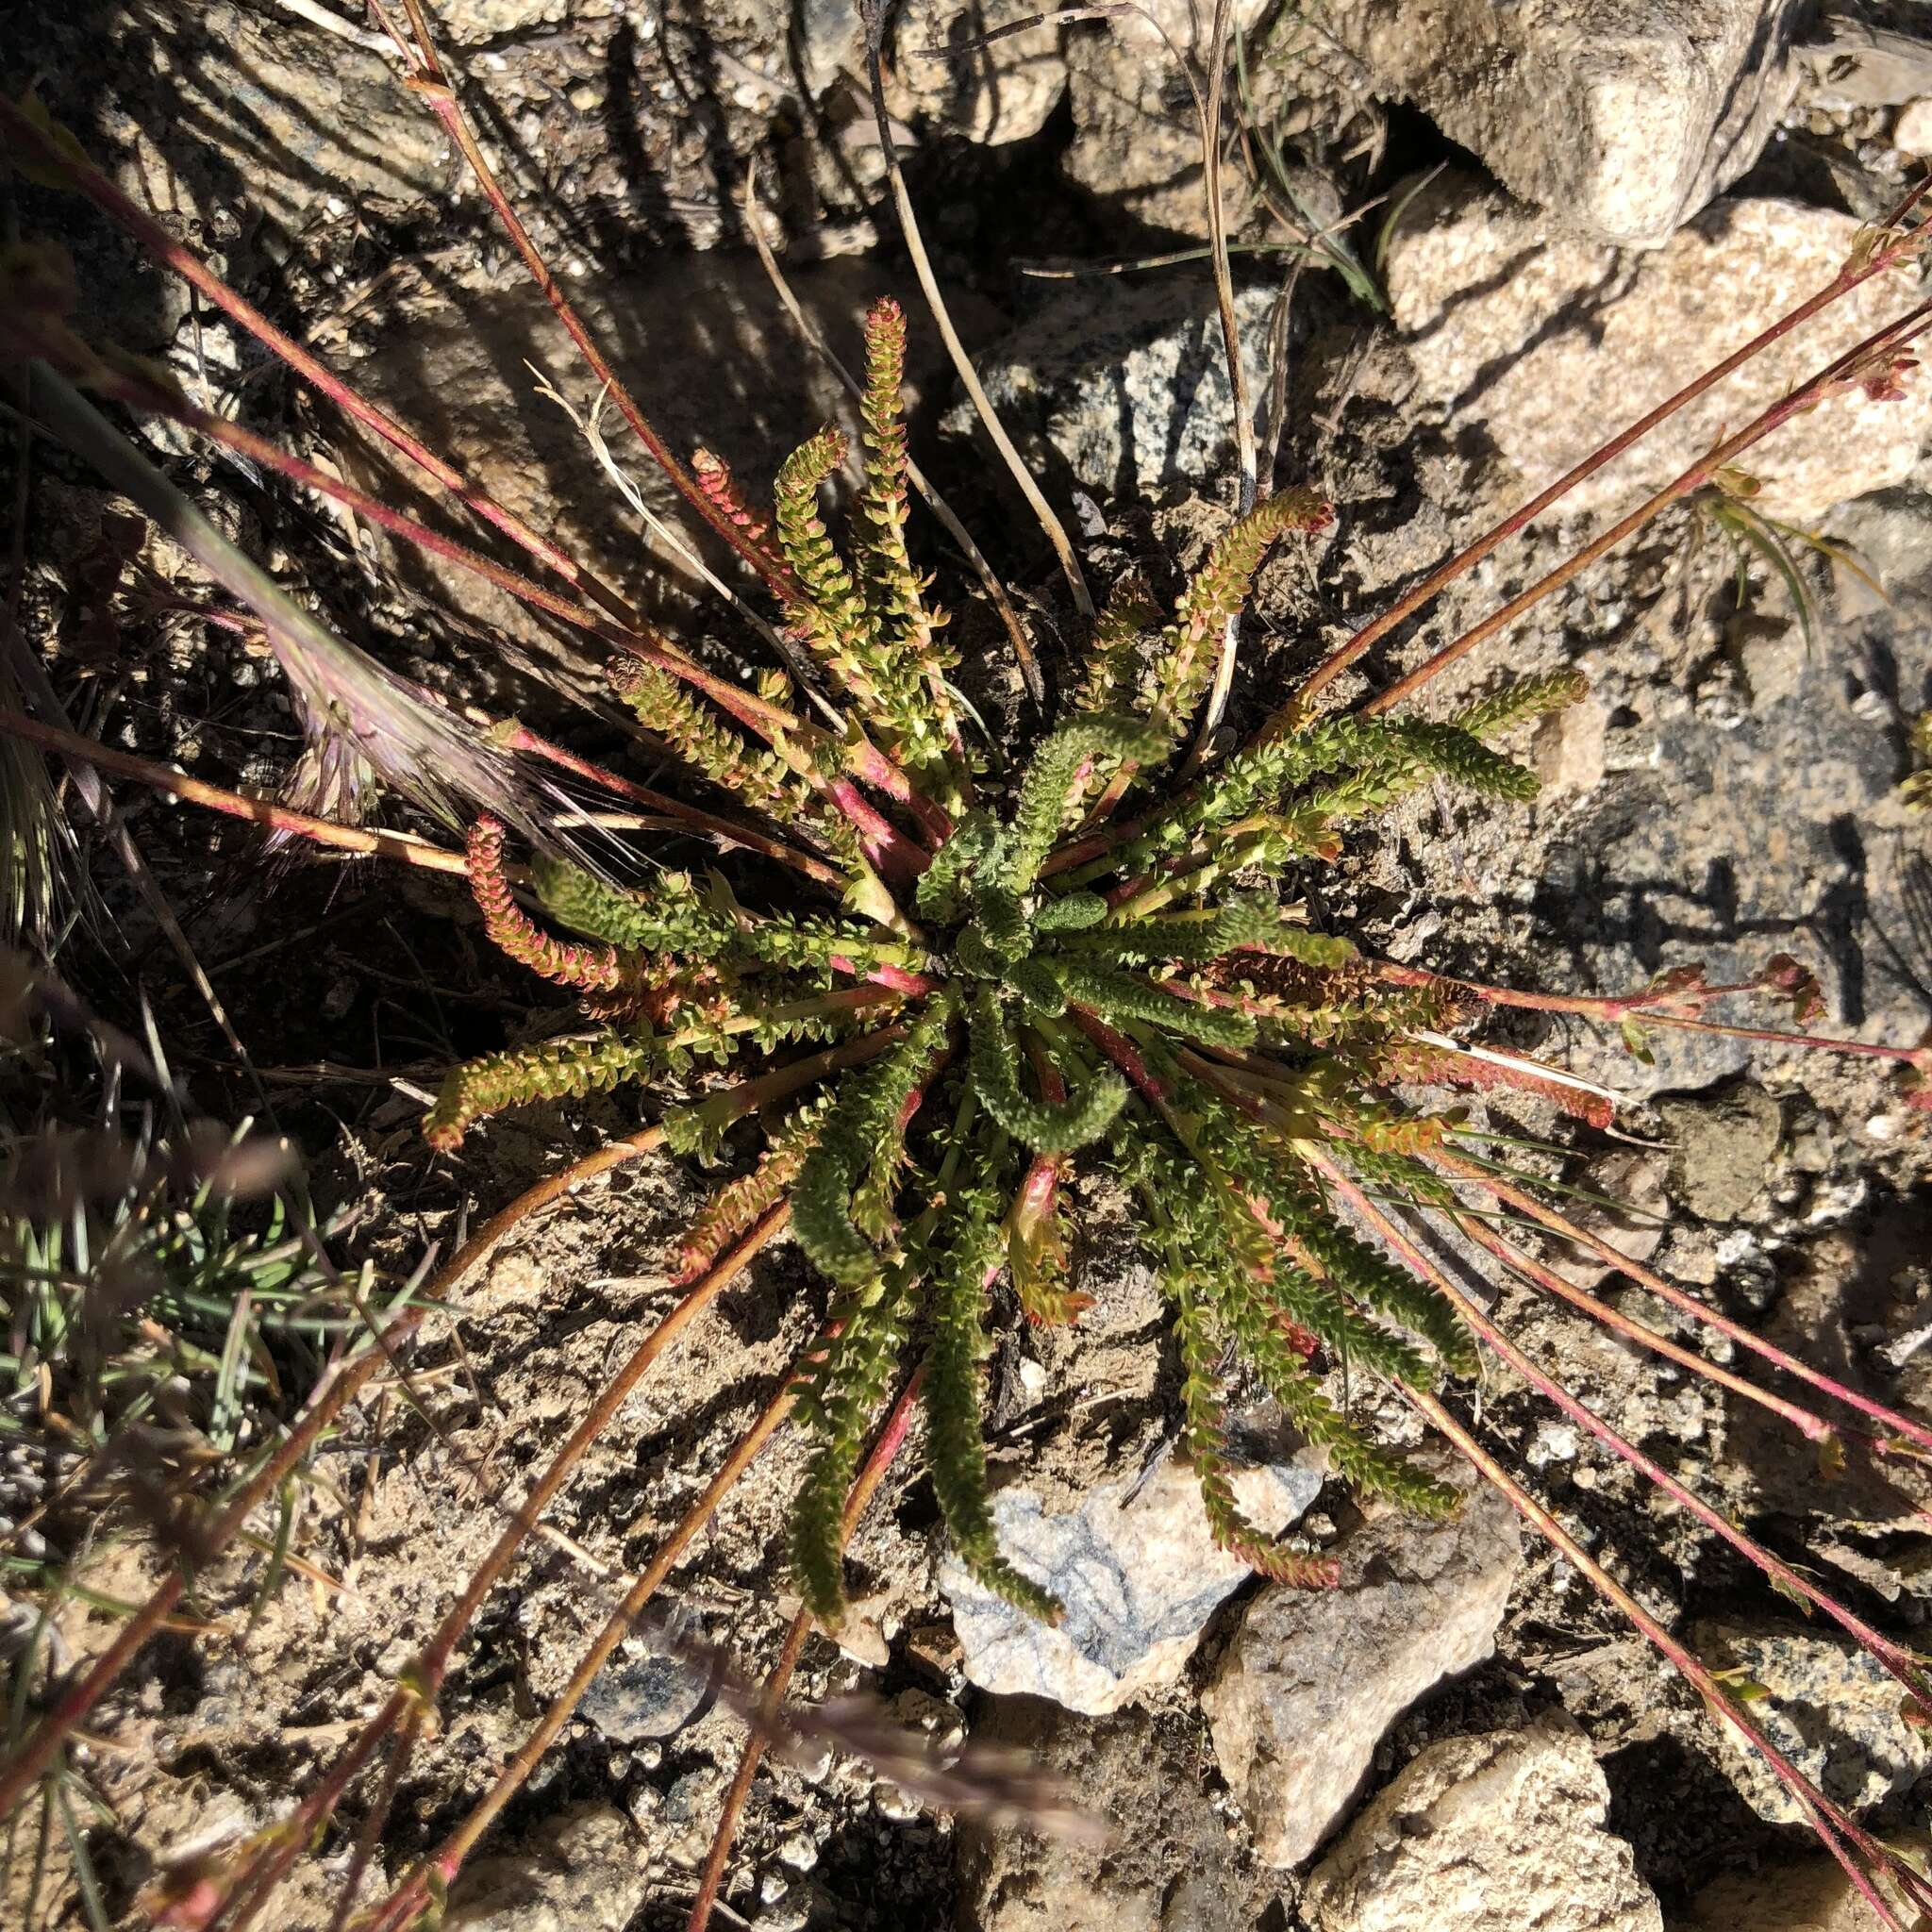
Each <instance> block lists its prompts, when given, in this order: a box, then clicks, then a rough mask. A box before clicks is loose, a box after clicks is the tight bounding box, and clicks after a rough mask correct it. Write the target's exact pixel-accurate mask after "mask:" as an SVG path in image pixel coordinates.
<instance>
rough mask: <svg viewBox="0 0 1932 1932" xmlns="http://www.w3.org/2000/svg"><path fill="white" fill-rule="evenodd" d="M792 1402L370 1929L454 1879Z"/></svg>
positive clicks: (696, 1510)
mask: <svg viewBox="0 0 1932 1932" xmlns="http://www.w3.org/2000/svg"><path fill="white" fill-rule="evenodd" d="M791 1400H792V1396H791V1376H790V1375H787V1376H786V1378H785V1380H784V1382H783V1383H782V1384H781V1385H780V1388H779V1391H778V1393H777V1394H776V1395H775V1396H774V1397H773V1399H772V1400H771V1402H770V1403H768V1404H767V1405H766V1407H765V1408H764V1409H763V1411H762V1412H761V1413H760V1414H759V1416H758V1420H757V1421H756V1422H754V1423H753V1424H752V1425H751V1427H750V1428H749V1429H748V1430H747V1431H746V1432H745V1433H744V1435H743V1436H741V1438H740V1439H739V1441H738V1442H737V1443H736V1445H735V1446H734V1447H733V1449H732V1451H731V1453H730V1455H729V1456H727V1457H725V1459H724V1464H723V1465H722V1467H721V1468H720V1469H719V1471H718V1473H717V1474H715V1475H714V1476H713V1477H712V1478H711V1480H710V1482H709V1483H708V1485H707V1486H706V1488H705V1491H704V1493H703V1494H702V1495H701V1496H700V1497H699V1498H698V1499H697V1501H696V1502H695V1503H693V1504H692V1505H691V1507H690V1508H689V1509H688V1510H687V1511H686V1512H685V1514H684V1515H683V1517H681V1518H680V1519H679V1521H678V1524H677V1526H676V1527H675V1529H674V1530H673V1531H672V1532H671V1534H670V1536H669V1537H668V1538H666V1540H665V1541H664V1542H663V1544H662V1545H661V1546H660V1547H659V1548H658V1552H657V1554H656V1555H655V1556H654V1557H652V1558H651V1561H650V1564H649V1566H648V1567H647V1568H646V1569H645V1570H644V1571H643V1572H642V1573H641V1574H640V1575H639V1576H638V1578H637V1580H636V1582H635V1583H633V1584H632V1585H631V1587H630V1589H629V1591H627V1592H626V1593H625V1598H624V1601H623V1602H622V1603H621V1604H620V1605H619V1606H618V1607H617V1608H616V1609H615V1610H613V1611H612V1612H611V1613H610V1616H609V1618H608V1621H607V1622H606V1623H605V1625H604V1627H603V1629H602V1630H600V1631H599V1632H598V1634H597V1637H596V1639H595V1641H593V1642H592V1643H591V1646H590V1648H589V1649H588V1650H586V1651H585V1653H584V1655H583V1657H581V1658H579V1659H578V1662H577V1667H576V1669H575V1671H574V1672H573V1673H572V1674H571V1679H570V1682H569V1683H568V1684H567V1685H566V1686H565V1687H564V1689H563V1690H562V1691H559V1692H558V1695H557V1697H556V1698H555V1700H553V1702H552V1704H551V1706H550V1707H549V1709H548V1710H546V1711H545V1712H544V1714H543V1716H542V1717H541V1719H540V1720H539V1722H538V1724H537V1725H536V1727H535V1728H534V1729H533V1730H532V1731H531V1732H530V1735H529V1736H528V1737H527V1738H525V1740H524V1742H523V1743H522V1745H521V1746H519V1747H518V1749H517V1751H516V1753H515V1755H514V1756H513V1757H510V1758H509V1759H508V1762H507V1763H506V1764H505V1765H504V1767H503V1769H502V1770H501V1771H500V1772H498V1774H497V1775H496V1778H495V1781H494V1782H493V1783H492V1784H491V1788H490V1790H488V1791H487V1792H486V1793H485V1794H484V1796H483V1798H482V1799H481V1801H480V1802H479V1803H478V1804H477V1805H476V1807H475V1808H474V1809H473V1810H472V1811H471V1812H470V1813H469V1815H468V1816H467V1817H466V1818H465V1819H464V1820H463V1821H462V1823H461V1824H459V1825H458V1826H457V1828H456V1829H455V1830H454V1831H453V1832H451V1833H450V1835H449V1836H448V1837H447V1838H445V1839H444V1840H443V1841H442V1842H441V1844H440V1845H439V1846H438V1847H437V1848H436V1850H435V1852H434V1853H432V1854H431V1855H430V1857H428V1858H427V1859H425V1860H424V1861H423V1862H422V1863H421V1864H419V1865H418V1866H417V1867H416V1868H415V1870H414V1871H412V1872H411V1873H410V1874H409V1875H408V1877H407V1878H406V1879H405V1880H404V1881H403V1883H402V1884H401V1885H400V1886H398V1887H397V1888H396V1889H395V1890H394V1891H392V1892H391V1894H390V1896H389V1897H388V1898H387V1899H386V1900H385V1901H384V1902H383V1904H382V1907H380V1909H379V1910H378V1911H377V1913H376V1914H375V1918H374V1919H373V1920H372V1921H371V1923H370V1932H382V1928H384V1927H389V1926H396V1925H402V1924H407V1923H408V1920H409V1919H410V1918H411V1917H412V1916H413V1915H414V1914H415V1913H416V1912H419V1911H421V1910H422V1909H423V1908H424V1907H425V1906H426V1905H427V1904H428V1902H429V1883H428V1881H429V1877H430V1874H432V1873H433V1874H435V1875H436V1878H437V1879H438V1881H439V1882H440V1883H441V1884H442V1885H445V1886H447V1885H449V1884H452V1883H453V1882H454V1881H455V1879H456V1875H457V1874H458V1871H460V1870H461V1868H462V1864H463V1860H464V1859H465V1858H466V1857H469V1855H470V1853H471V1852H472V1851H473V1850H474V1849H475V1846H476V1844H477V1842H478V1840H481V1838H482V1837H483V1834H484V1833H485V1832H486V1831H488V1830H489V1828H490V1826H491V1824H493V1823H494V1822H495V1820H496V1818H497V1816H498V1814H499V1813H500V1812H501V1811H502V1810H503V1807H505V1806H506V1805H507V1804H508V1803H509V1801H510V1799H511V1798H513V1797H514V1796H515V1795H516V1794H517V1792H518V1791H519V1790H522V1788H523V1787H524V1785H525V1783H526V1782H527V1781H528V1779H529V1776H530V1774H531V1773H532V1772H534V1771H535V1770H536V1768H537V1766H538V1765H539V1764H540V1763H541V1761H542V1757H543V1754H544V1753H545V1752H546V1751H547V1750H548V1749H549V1748H550V1746H551V1744H552V1743H553V1742H554V1741H555V1740H556V1739H557V1736H558V1732H559V1731H561V1730H562V1728H563V1726H564V1725H565V1724H567V1723H568V1722H569V1721H570V1718H571V1715H572V1713H573V1712H574V1711H575V1709H576V1707H577V1706H578V1705H579V1704H580V1703H581V1702H582V1701H583V1698H584V1695H585V1693H586V1692H587V1691H589V1690H590V1688H591V1683H592V1682H593V1681H594V1679H595V1678H596V1676H597V1674H598V1672H599V1671H601V1670H602V1669H603V1668H604V1666H605V1664H606V1663H608V1661H609V1658H610V1655H611V1653H612V1652H613V1651H614V1650H615V1649H616V1648H617V1646H618V1645H619V1644H620V1643H622V1642H623V1641H624V1640H625V1636H626V1635H628V1633H629V1631H630V1629H631V1627H632V1626H633V1625H634V1624H636V1622H637V1620H638V1618H639V1617H640V1616H641V1615H642V1613H643V1610H644V1607H645V1606H646V1605H647V1604H648V1603H649V1602H650V1600H651V1598H652V1597H653V1596H654V1595H656V1593H657V1591H658V1588H659V1587H660V1586H661V1585H662V1583H663V1581H664V1579H665V1577H666V1576H668V1575H669V1574H671V1572H672V1570H673V1569H674V1568H675V1566H676V1564H677V1561H678V1559H679V1558H680V1557H682V1556H683V1555H684V1553H685V1551H686V1550H687V1549H688V1548H689V1547H690V1546H691V1541H693V1539H695V1537H696V1536H697V1534H698V1532H699V1531H700V1530H701V1529H703V1528H704V1526H705V1524H707V1523H708V1522H709V1521H710V1519H711V1517H712V1515H713V1514H714V1513H715V1511H716V1510H717V1507H718V1505H719V1504H720V1503H721V1502H723V1501H724V1497H725V1495H726V1494H727V1493H728V1492H729V1491H730V1490H731V1489H732V1487H733V1486H734V1485H735V1484H736V1483H737V1482H738V1480H739V1478H740V1477H741V1475H743V1474H744V1472H745V1471H746V1470H747V1469H748V1468H749V1467H750V1466H751V1464H752V1462H753V1461H754V1460H755V1459H756V1457H758V1453H759V1451H760V1450H762V1449H763V1448H764V1446H765V1444H766V1443H767V1442H768V1441H770V1440H771V1439H772V1437H773V1435H774V1433H775V1432H776V1430H777V1428H778V1426H779V1424H781V1423H783V1421H784V1420H785V1417H786V1415H787V1414H788V1413H789V1412H790V1410H791ZM242 1923H245V1922H242ZM235 1932H241V1924H237V1926H236V1928H235Z"/></svg>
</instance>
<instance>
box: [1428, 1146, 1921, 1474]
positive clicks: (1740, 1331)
mask: <svg viewBox="0 0 1932 1932" xmlns="http://www.w3.org/2000/svg"><path fill="white" fill-rule="evenodd" d="M1430 1159H1431V1160H1432V1161H1433V1163H1434V1164H1435V1165H1436V1167H1437V1168H1439V1169H1440V1170H1441V1172H1442V1173H1444V1174H1451V1175H1453V1176H1454V1177H1455V1178H1456V1179H1457V1180H1462V1181H1468V1182H1470V1183H1472V1184H1473V1185H1474V1186H1476V1187H1479V1188H1481V1189H1483V1190H1484V1191H1486V1192H1488V1193H1490V1194H1491V1195H1493V1196H1494V1197H1495V1199H1497V1200H1499V1201H1501V1202H1503V1203H1504V1204H1505V1205H1506V1206H1507V1207H1510V1208H1515V1209H1517V1210H1518V1211H1519V1212H1520V1213H1523V1214H1526V1215H1528V1216H1529V1217H1530V1218H1531V1219H1532V1220H1534V1221H1536V1222H1538V1223H1539V1224H1541V1225H1542V1226H1543V1227H1546V1228H1548V1229H1549V1230H1550V1232H1551V1233H1552V1234H1557V1235H1560V1236H1562V1238H1563V1239H1564V1240H1565V1241H1574V1243H1575V1244H1576V1245H1577V1246H1578V1247H1580V1248H1582V1249H1583V1250H1584V1251H1585V1252H1586V1253H1589V1254H1592V1255H1595V1256H1596V1257H1598V1258H1599V1259H1600V1260H1603V1261H1605V1262H1607V1263H1608V1265H1609V1266H1610V1267H1612V1268H1614V1269H1615V1270H1617V1272H1618V1273H1619V1274H1624V1275H1625V1276H1627V1277H1628V1278H1629V1279H1630V1280H1631V1281H1633V1282H1635V1283H1636V1284H1637V1286H1638V1287H1639V1288H1641V1289H1643V1290H1645V1291H1647V1292H1649V1293H1651V1294H1654V1295H1656V1296H1657V1299H1658V1300H1659V1301H1662V1302H1665V1303H1667V1304H1668V1305H1669V1306H1670V1307H1674V1308H1675V1309H1676V1310H1678V1312H1679V1313H1681V1314H1684V1315H1688V1316H1689V1317H1691V1320H1692V1321H1694V1322H1697V1323H1699V1324H1702V1325H1703V1326H1705V1327H1707V1328H1710V1329H1713V1330H1715V1332H1716V1333H1718V1334H1720V1335H1722V1336H1723V1337H1724V1339H1725V1340H1726V1341H1730V1342H1732V1343H1733V1344H1734V1345H1736V1346H1737V1347H1739V1348H1743V1349H1748V1350H1750V1351H1751V1353H1752V1354H1754V1355H1756V1356H1758V1357H1761V1358H1762V1359H1763V1360H1765V1361H1768V1362H1770V1363H1771V1364H1772V1365H1773V1366H1774V1367H1775V1368H1779V1369H1782V1370H1783V1371H1784V1372H1785V1373H1786V1374H1790V1375H1795V1376H1796V1377H1797V1378H1798V1379H1799V1380H1800V1381H1803V1382H1807V1383H1808V1384H1809V1385H1810V1386H1811V1387H1812V1388H1814V1389H1817V1390H1819V1391H1822V1392H1823V1393H1824V1394H1826V1395H1829V1396H1831V1397H1833V1398H1834V1399H1835V1400H1836V1401H1839V1402H1842V1403H1844V1404H1845V1405H1846V1406H1847V1407H1852V1408H1856V1409H1857V1410H1858V1411H1859V1413H1860V1414H1862V1415H1865V1416H1867V1417H1869V1418H1870V1419H1871V1420H1872V1421H1873V1422H1874V1423H1876V1424H1879V1425H1880V1426H1881V1427H1883V1428H1886V1429H1888V1430H1890V1431H1891V1432H1892V1433H1893V1434H1894V1435H1897V1436H1899V1437H1902V1438H1904V1439H1905V1440H1907V1441H1911V1442H1914V1443H1916V1444H1917V1445H1918V1446H1919V1447H1920V1448H1921V1449H1923V1450H1924V1451H1926V1452H1927V1453H1928V1454H1932V1429H1928V1428H1926V1427H1925V1426H1924V1424H1920V1423H1915V1422H1913V1421H1912V1420H1911V1418H1910V1417H1909V1416H1905V1415H1901V1414H1899V1413H1898V1411H1897V1410H1895V1409H1890V1408H1888V1407H1885V1405H1884V1404H1883V1403H1880V1402H1874V1400H1873V1399H1872V1398H1871V1397H1870V1396H1869V1395H1861V1394H1859V1393H1858V1391H1857V1390H1856V1389H1852V1388H1848V1387H1847V1386H1846V1385H1845V1384H1844V1383H1842V1382H1839V1381H1835V1380H1834V1379H1833V1378H1832V1377H1831V1376H1829V1375H1827V1374H1823V1373H1822V1372H1821V1371H1820V1370H1817V1369H1814V1368H1812V1367H1811V1366H1810V1365H1809V1363H1807V1362H1805V1361H1802V1360H1800V1359H1799V1357H1796V1356H1794V1355H1791V1354H1790V1353H1788V1352H1787V1351H1786V1350H1784V1349H1781V1348H1779V1347H1777V1346H1776V1345H1775V1344H1774V1343H1773V1342H1769V1341H1765V1340H1764V1338H1763V1337H1762V1336H1761V1335H1757V1334H1755V1333H1754V1332H1753V1331H1752V1330H1751V1329H1749V1328H1746V1327H1745V1326H1743V1325H1742V1324H1740V1323H1738V1322H1734V1321H1732V1320H1731V1318H1730V1317H1729V1316H1728V1315H1725V1314H1724V1313H1723V1312H1721V1311H1720V1310H1719V1309H1716V1308H1713V1307H1707V1306H1706V1305H1705V1304H1704V1303H1703V1302H1700V1301H1699V1300H1698V1299H1697V1298H1696V1297H1695V1296H1694V1295H1692V1294H1691V1293H1689V1292H1688V1291H1686V1290H1684V1289H1681V1288H1679V1287H1678V1286H1677V1284H1676V1283H1675V1282H1674V1281H1670V1280H1667V1279H1666V1278H1665V1277H1664V1276H1663V1275H1661V1274H1657V1273H1656V1272H1655V1271H1654V1270H1652V1269H1649V1268H1646V1267H1645V1266H1644V1265H1643V1264H1642V1263H1641V1261H1638V1260H1635V1259H1633V1258H1632V1257H1630V1256H1628V1255H1626V1254H1624V1251H1623V1250H1622V1249H1621V1248H1618V1247H1615V1246H1613V1245H1612V1244H1611V1243H1610V1242H1608V1241H1604V1240H1602V1239H1601V1238H1600V1237H1598V1236H1596V1235H1593V1234H1591V1232H1590V1231H1589V1230H1588V1229H1587V1228H1584V1227H1581V1226H1579V1225H1578V1224H1576V1223H1575V1222H1574V1221H1572V1220H1570V1219H1569V1218H1568V1217H1567V1216H1565V1215H1563V1214H1560V1213H1558V1212H1557V1210H1556V1209H1555V1208H1551V1207H1548V1206H1546V1205H1545V1204H1544V1203H1543V1202H1541V1201H1540V1200H1538V1199H1537V1197H1536V1196H1535V1195H1534V1194H1532V1193H1530V1192H1528V1191H1526V1190H1524V1189H1522V1188H1518V1187H1514V1186H1512V1185H1511V1184H1510V1183H1509V1182H1508V1181H1506V1180H1504V1179H1502V1178H1500V1177H1499V1176H1497V1175H1495V1174H1487V1173H1485V1172H1484V1171H1483V1170H1482V1169H1481V1168H1479V1167H1474V1166H1472V1165H1471V1164H1470V1163H1469V1162H1468V1161H1465V1160H1462V1159H1459V1158H1457V1156H1455V1155H1453V1154H1451V1153H1449V1152H1448V1151H1447V1150H1446V1149H1443V1148H1439V1149H1437V1150H1436V1152H1435V1153H1434V1154H1432V1155H1431V1156H1430Z"/></svg>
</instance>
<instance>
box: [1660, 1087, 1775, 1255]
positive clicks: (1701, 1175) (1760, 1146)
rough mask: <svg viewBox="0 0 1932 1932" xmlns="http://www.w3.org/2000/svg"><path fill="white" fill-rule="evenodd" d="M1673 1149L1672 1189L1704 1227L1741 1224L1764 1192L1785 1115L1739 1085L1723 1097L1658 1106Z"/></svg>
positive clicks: (1760, 1093)
mask: <svg viewBox="0 0 1932 1932" xmlns="http://www.w3.org/2000/svg"><path fill="white" fill-rule="evenodd" d="M1657 1112H1658V1113H1659V1114H1660V1115H1661V1116H1662V1118H1663V1124H1664V1132H1665V1133H1666V1134H1667V1135H1668V1136H1669V1138H1670V1140H1671V1141H1672V1142H1673V1143H1674V1151H1673V1153H1672V1156H1671V1178H1670V1189H1671V1193H1672V1195H1673V1196H1674V1198H1675V1200H1676V1201H1677V1202H1678V1204H1679V1205H1680V1206H1682V1207H1685V1208H1689V1209H1690V1210H1691V1213H1692V1214H1694V1215H1696V1216H1697V1217H1698V1218H1699V1219H1700V1220H1703V1221H1737V1220H1739V1219H1740V1218H1741V1217H1742V1216H1743V1215H1744V1213H1745V1211H1746V1210H1747V1209H1748V1208H1750V1206H1751V1204H1752V1202H1753V1201H1754V1200H1756V1199H1757V1197H1758V1196H1759V1195H1760V1194H1761V1193H1763V1191H1764V1190H1765V1186H1766V1183H1767V1182H1768V1181H1769V1180H1770V1178H1771V1169H1772V1162H1773V1160H1774V1158H1775V1156H1776V1154H1777V1146H1778V1141H1779V1138H1780V1136H1781V1135H1782V1134H1783V1132H1784V1110H1783V1108H1780V1107H1779V1106H1778V1104H1777V1102H1776V1101H1775V1100H1774V1099H1773V1098H1772V1097H1771V1095H1770V1094H1769V1093H1767V1092H1766V1091H1764V1089H1763V1088H1762V1087H1757V1086H1754V1085H1752V1083H1751V1082H1750V1081H1748V1080H1740V1081H1738V1082H1736V1083H1735V1084H1734V1085H1731V1086H1728V1087H1725V1088H1724V1089H1723V1090H1722V1091H1719V1092H1716V1093H1712V1094H1707V1095H1704V1094H1701V1095H1699V1096H1697V1097H1696V1098H1694V1099H1689V1100H1664V1101H1659V1102H1658V1103H1657Z"/></svg>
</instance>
